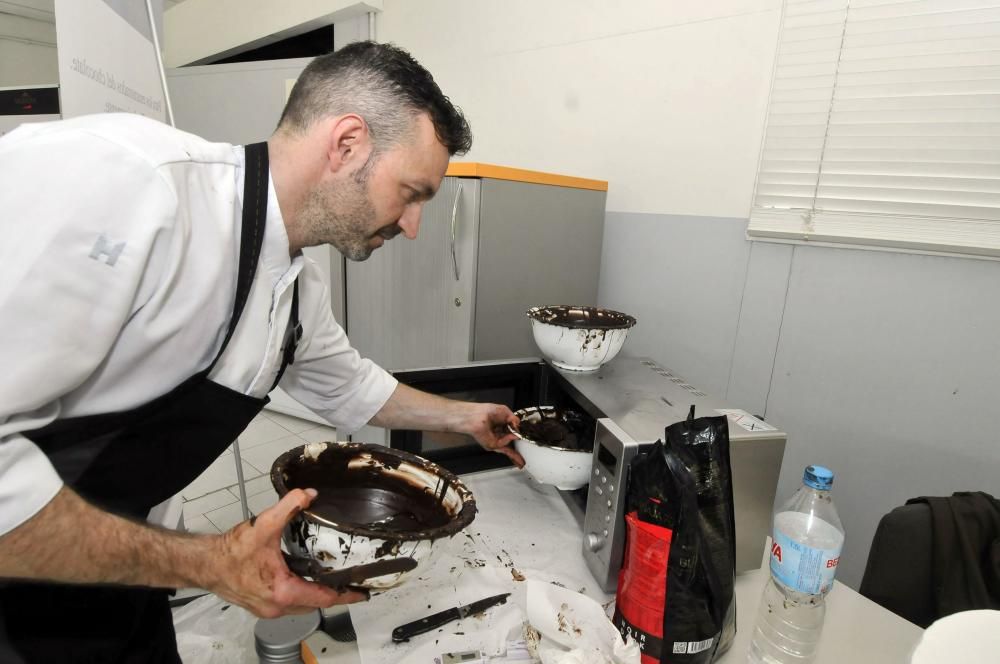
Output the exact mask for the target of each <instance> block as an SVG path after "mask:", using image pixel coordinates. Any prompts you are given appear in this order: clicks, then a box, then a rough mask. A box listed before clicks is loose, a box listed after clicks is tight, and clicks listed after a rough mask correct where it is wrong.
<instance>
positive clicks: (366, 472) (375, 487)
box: [271, 443, 476, 590]
mask: <svg viewBox="0 0 1000 664" xmlns="http://www.w3.org/2000/svg"><path fill="white" fill-rule="evenodd" d="M324 477H326V478H328V480H327V481H326V482H324ZM271 483H272V484H273V485H274V488H275V490H276V491H277V492H278V495H279V496H284V495H285V494H286V493H287V492H288V491H290V490H291V489H295V488H300V489H306V488H313V489H316V490H317V491H318V492H319V495H318V496H317V497H316V500H315V501H314V502H313V504H312V505H310V506H309V508H308V509H306V510H304V511H302V512H300V513H299V514H297V515H296V516H295V517H294V518H293V519H292V521H291V522H290V523H289V524H288V527H287V528H286V529H285V533H284V540H285V545H286V546H287V547H288V550H289V553H291V554H292V555H293V556H297V557H300V558H307V559H312V560H313V561H315V562H316V563H319V565H320V566H322V567H324V568H326V569H330V570H340V569H344V568H347V567H354V566H356V565H365V564H368V563H374V562H377V561H380V560H390V559H393V558H401V557H408V558H413V559H414V560H415V561H416V562H417V566H416V567H415V568H414V569H412V570H410V571H406V572H398V573H392V574H386V575H382V576H378V577H375V578H371V579H367V580H366V581H364V582H362V583H358V584H354V585H357V586H360V587H362V588H370V589H376V590H382V589H385V588H391V587H393V586H396V585H398V584H400V583H402V582H403V581H404V580H405V579H407V578H409V577H416V576H419V575H420V574H422V573H423V572H424V571H426V569H427V568H428V567H429V564H430V563H429V561H430V560H431V554H432V552H433V550H434V549H435V546H434V543H435V542H436V541H437V540H439V539H442V538H445V537H451V536H453V535H455V534H456V533H458V532H459V531H461V530H462V529H463V528H465V527H466V526H468V525H469V524H470V523H471V522H472V520H473V518H474V517H475V515H476V501H475V499H474V498H473V497H472V492H471V491H469V489H468V488H466V487H465V485H464V484H462V482H461V481H460V480H459V479H458V478H457V477H455V475H453V474H452V473H450V472H449V471H447V470H446V469H444V468H441V467H440V466H438V465H437V464H434V463H432V462H430V461H428V460H426V459H423V458H421V457H418V456H416V455H415V454H409V453H407V452H403V451H402V450H395V449H392V448H389V447H385V446H383V445H366V444H364V443H339V444H338V443H310V444H308V445H300V446H299V447H296V448H294V449H291V450H289V451H288V452H285V453H284V454H282V455H281V456H279V457H278V458H277V459H275V461H274V465H273V466H272V467H271ZM324 492H326V493H327V495H328V496H333V495H337V497H338V499H341V498H342V499H344V500H345V501H346V502H348V503H350V504H351V505H352V506H353V505H357V506H359V507H360V509H361V510H367V511H368V513H369V514H377V515H378V517H376V518H380V519H381V520H380V521H375V522H373V523H365V522H364V521H362V522H361V523H354V522H352V523H348V522H347V521H345V520H342V519H337V520H333V518H332V517H331V515H332V514H333V513H334V512H333V511H331V510H330V509H329V508H323V506H322V503H323V501H324ZM421 494H424V495H426V496H430V497H433V500H435V501H438V502H439V505H440V508H441V509H442V510H443V512H442V515H440V519H439V520H440V521H445V522H444V523H440V525H437V524H435V525H427V526H418V527H410V526H406V527H404V528H388V527H387V526H386V525H384V524H385V523H386V522H391V521H392V520H393V519H394V518H402V519H404V520H405V519H408V518H409V517H411V516H412V514H411V511H412V512H414V513H415V512H417V510H411V506H412V504H413V503H415V502H419V501H421V500H422V499H423V495H421ZM369 518H372V517H369ZM396 523H399V522H398V521H397V522H396ZM407 523H408V522H407ZM380 524H382V525H380ZM437 548H440V547H437Z"/></svg>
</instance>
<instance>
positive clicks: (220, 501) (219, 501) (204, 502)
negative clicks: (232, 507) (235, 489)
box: [184, 489, 236, 520]
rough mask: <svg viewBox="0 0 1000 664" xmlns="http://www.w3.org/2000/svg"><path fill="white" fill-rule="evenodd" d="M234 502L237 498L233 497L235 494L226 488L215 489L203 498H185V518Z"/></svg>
mask: <svg viewBox="0 0 1000 664" xmlns="http://www.w3.org/2000/svg"><path fill="white" fill-rule="evenodd" d="M234 502H236V499H235V498H234V497H233V494H231V493H229V491H227V490H226V489H220V490H219V491H213V492H212V493H209V494H205V495H204V496H202V497H201V498H195V499H194V500H185V501H184V519H185V520H187V519H191V518H194V517H196V516H201V515H202V514H204V513H205V512H210V511H212V510H214V509H218V508H220V507H224V506H226V505H229V504H231V503H234Z"/></svg>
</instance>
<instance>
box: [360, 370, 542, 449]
mask: <svg viewBox="0 0 1000 664" xmlns="http://www.w3.org/2000/svg"><path fill="white" fill-rule="evenodd" d="M370 424H372V425H373V426H377V427H387V428H389V429H416V430H424V431H453V432H457V433H465V434H469V435H470V436H472V437H473V438H475V439H476V441H477V442H478V443H479V444H480V445H482V446H483V447H485V448H486V449H488V450H492V451H494V452H499V453H500V454H505V455H507V456H508V457H510V460H511V461H513V462H514V463H515V464H516V465H517V467H518V468H523V467H524V457H522V456H521V455H520V454H518V453H517V450H515V449H514V448H513V447H512V446H511V444H510V443H511V441H512V440H514V439H515V438H517V436H515V435H514V434H512V433H511V432H510V431H508V429H507V425H508V424H510V425H512V426H513V427H514V428H515V429H516V428H517V427H518V426H520V424H521V422H520V420H518V419H517V415H515V414H514V413H512V412H511V411H510V408H508V407H507V406H501V405H499V404H495V403H474V402H470V401H456V400H454V399H445V398H444V397H440V396H438V395H436V394H429V393H427V392H422V391H420V390H416V389H414V388H412V387H410V386H409V385H404V384H402V383H400V384H399V385H397V386H396V391H395V392H393V393H392V396H391V397H389V400H388V401H386V402H385V405H383V406H382V408H381V409H380V410H379V411H378V413H376V414H375V417H373V418H372V420H371V422H370Z"/></svg>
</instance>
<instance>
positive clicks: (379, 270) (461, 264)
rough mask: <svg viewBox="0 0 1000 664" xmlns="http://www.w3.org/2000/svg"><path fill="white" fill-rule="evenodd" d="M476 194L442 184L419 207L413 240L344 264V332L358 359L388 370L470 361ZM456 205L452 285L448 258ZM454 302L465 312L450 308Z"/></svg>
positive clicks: (474, 183) (465, 186) (454, 182)
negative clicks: (452, 214)
mask: <svg viewBox="0 0 1000 664" xmlns="http://www.w3.org/2000/svg"><path fill="white" fill-rule="evenodd" d="M479 192H480V183H479V180H470V179H459V178H454V177H447V178H445V179H444V181H443V182H442V184H441V189H440V191H439V192H438V195H437V196H435V197H434V198H433V199H431V200H430V201H429V202H428V203H427V204H426V205H425V206H424V211H423V220H422V222H421V224H420V233H419V235H418V236H417V239H416V240H406V239H404V238H403V237H398V238H396V239H395V240H392V241H390V242H386V243H385V245H384V246H383V247H381V248H380V249H377V250H376V251H375V252H374V253H373V254H372V256H371V258H369V259H368V260H366V261H364V262H360V263H359V262H355V261H348V262H347V331H348V335H349V336H350V338H351V343H352V345H353V346H354V347H355V348H357V349H358V351H359V352H360V353H361V354H362V355H363V356H365V357H368V358H371V359H372V360H374V361H375V362H377V363H378V364H380V365H381V366H383V367H385V368H386V369H404V368H411V367H423V366H440V365H449V364H458V363H461V362H467V361H468V360H469V359H471V357H472V324H473V316H474V315H475V310H476V306H475V281H476V279H475V275H476V259H477V256H476V254H477V237H478V227H479ZM455 200H458V201H459V204H458V207H457V210H456V215H457V217H456V225H455V257H456V260H457V262H458V268H459V269H458V272H459V275H460V277H461V278H460V279H459V280H458V281H456V280H455V275H454V267H453V261H452V250H451V246H452V240H451V213H452V210H453V209H454V205H453V203H454V201H455ZM456 299H458V300H459V301H461V302H462V303H463V306H455V300H456Z"/></svg>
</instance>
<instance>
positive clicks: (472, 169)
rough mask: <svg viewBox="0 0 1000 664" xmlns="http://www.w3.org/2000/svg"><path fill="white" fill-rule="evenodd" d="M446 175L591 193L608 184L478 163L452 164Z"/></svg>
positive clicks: (606, 187)
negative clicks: (582, 190)
mask: <svg viewBox="0 0 1000 664" xmlns="http://www.w3.org/2000/svg"><path fill="white" fill-rule="evenodd" d="M446 175H451V176H454V177H466V178H493V179H495V180H513V181H515V182H527V183H530V184H548V185H553V186H556V187H570V188H573V189H590V190H592V191H607V190H608V183H607V182H605V181H603V180H590V179H587V178H577V177H572V176H569V175H557V174H555V173H542V172H541V171H529V170H525V169H523V168H510V167H509V166H496V165H494V164H481V163H478V162H461V161H459V162H453V163H451V164H449V165H448V171H447V173H446Z"/></svg>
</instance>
